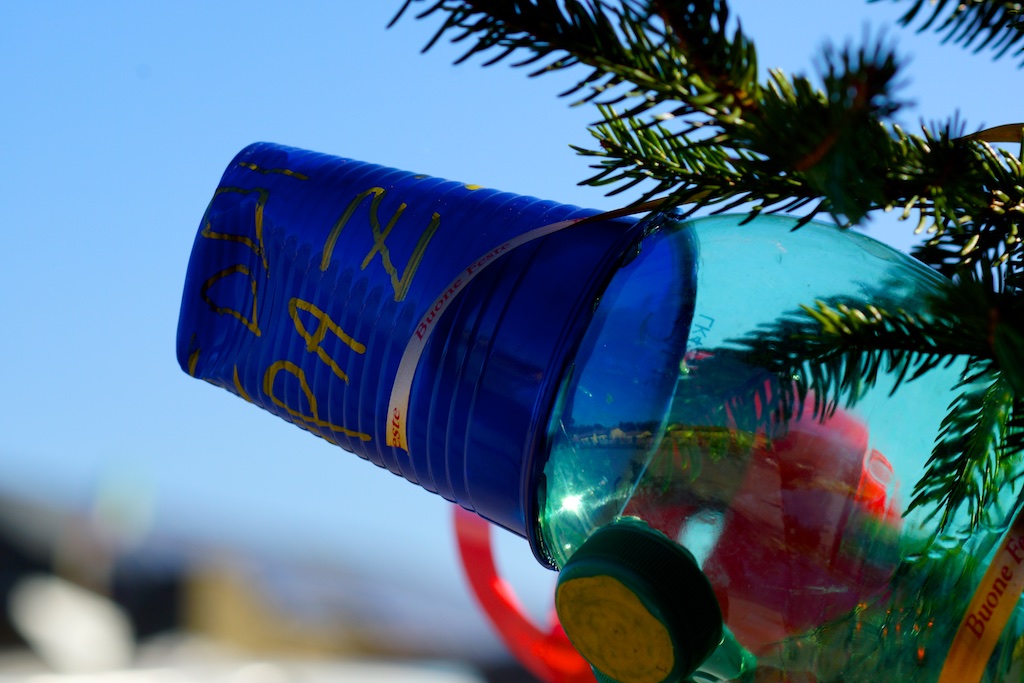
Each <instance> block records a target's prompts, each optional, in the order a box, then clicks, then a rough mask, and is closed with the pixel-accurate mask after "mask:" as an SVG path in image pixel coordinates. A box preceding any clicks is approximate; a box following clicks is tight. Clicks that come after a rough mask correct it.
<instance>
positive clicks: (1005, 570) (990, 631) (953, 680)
mask: <svg viewBox="0 0 1024 683" xmlns="http://www.w3.org/2000/svg"><path fill="white" fill-rule="evenodd" d="M1022 593H1024V515H1021V514H1020V513H1018V514H1017V517H1016V518H1015V519H1014V521H1013V524H1012V525H1011V526H1010V530H1009V532H1007V534H1006V536H1005V537H1004V538H1003V541H1002V543H1001V544H1000V546H999V549H998V550H997V551H996V554H995V557H994V558H993V559H992V563H991V564H990V565H989V567H988V570H987V571H986V572H985V576H984V577H983V578H982V580H981V583H980V584H979V585H978V589H977V590H976V591H975V593H974V597H973V598H972V599H971V602H970V605H969V606H968V607H967V613H966V614H964V617H963V619H962V620H961V621H960V628H959V629H957V632H956V636H955V637H954V638H953V644H952V645H951V646H950V648H949V654H948V655H947V656H946V663H945V665H944V666H943V668H942V674H941V676H940V677H939V683H970V682H972V681H980V680H981V677H982V675H983V674H984V672H985V666H986V665H987V664H988V660H989V658H990V657H991V656H992V651H993V650H994V649H995V646H996V643H997V642H998V641H999V636H1000V635H1002V632H1003V629H1004V628H1005V627H1006V624H1007V622H1008V621H1009V620H1010V616H1011V615H1012V614H1013V610H1014V609H1015V608H1016V607H1017V602H1018V601H1019V600H1020V597H1021V594H1022Z"/></svg>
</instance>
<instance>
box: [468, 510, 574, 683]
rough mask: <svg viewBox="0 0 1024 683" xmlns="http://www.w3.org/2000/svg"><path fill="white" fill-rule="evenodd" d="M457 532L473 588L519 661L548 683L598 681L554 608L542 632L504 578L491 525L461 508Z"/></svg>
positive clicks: (481, 604) (485, 610)
mask: <svg viewBox="0 0 1024 683" xmlns="http://www.w3.org/2000/svg"><path fill="white" fill-rule="evenodd" d="M455 533H456V537H457V539H458V543H459V555H460V556H461V558H462V566H463V568H464V569H465V571H466V576H467V578H468V579H469V585H470V586H471V587H472V589H473V593H474V594H475V595H476V598H477V600H478V601H479V602H480V606H481V607H483V609H484V612H485V613H486V614H487V616H488V618H489V619H490V620H491V623H492V624H493V625H494V627H495V628H496V629H497V631H498V633H499V635H500V636H501V638H502V640H503V641H504V642H505V644H506V645H507V646H508V648H509V650H511V651H512V654H513V655H515V657H516V659H518V660H519V662H520V663H521V664H522V665H523V666H524V667H525V668H526V669H527V670H528V671H529V672H530V673H532V674H533V675H534V676H536V677H537V678H539V679H541V680H543V681H545V682H546V683H594V674H593V672H592V671H591V668H590V665H589V664H587V662H586V660H584V659H583V657H581V656H580V654H579V653H578V652H576V650H575V648H573V646H572V644H571V643H570V642H569V639H568V638H567V637H566V635H565V632H564V631H563V630H562V626H561V625H560V624H559V623H558V618H557V617H556V616H555V612H554V609H552V610H551V617H550V621H549V624H548V626H547V629H546V630H544V629H541V628H539V627H538V626H536V625H535V624H534V623H533V621H532V620H531V619H530V618H529V617H528V616H527V615H526V613H525V611H524V610H523V607H522V605H521V603H520V602H519V600H518V599H517V598H516V596H515V593H514V592H513V590H512V587H511V586H510V585H509V584H508V582H507V581H505V580H504V579H502V578H501V577H500V576H498V570H497V566H496V564H495V562H494V554H493V552H492V549H491V525H490V523H489V522H487V521H486V520H484V519H482V518H481V517H478V516H476V515H475V514H473V513H471V512H467V511H466V510H464V509H462V508H460V507H458V506H456V507H455Z"/></svg>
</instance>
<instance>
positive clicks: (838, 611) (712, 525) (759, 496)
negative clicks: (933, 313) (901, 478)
mask: <svg viewBox="0 0 1024 683" xmlns="http://www.w3.org/2000/svg"><path fill="white" fill-rule="evenodd" d="M810 400H811V399H809V401H810ZM741 465H742V469H737V465H736V464H735V463H732V464H730V465H726V466H723V467H721V468H720V469H721V471H719V472H717V473H716V472H712V471H709V470H712V469H713V467H712V466H710V465H709V466H706V467H705V469H704V470H703V471H702V472H701V474H700V477H699V478H697V479H695V480H694V482H695V486H694V487H689V488H688V487H685V486H684V487H679V490H670V491H660V492H654V493H652V494H642V493H640V492H638V494H637V495H635V496H634V498H633V499H632V500H631V501H630V504H629V505H628V506H627V508H626V510H625V511H624V513H623V514H627V515H636V516H638V517H641V518H643V519H645V520H647V521H648V522H649V523H650V524H651V525H652V526H654V527H655V528H657V529H659V530H661V531H662V532H664V533H666V534H668V535H669V536H670V537H671V538H675V539H678V540H680V541H681V542H684V544H685V540H684V537H685V536H686V535H687V534H688V533H690V531H689V529H692V526H691V525H694V524H696V525H697V526H698V527H699V526H700V525H703V526H704V530H703V533H704V534H705V536H708V535H711V536H714V537H715V538H714V543H713V546H712V547H711V549H710V552H708V553H707V556H706V559H705V560H704V562H703V564H702V569H703V570H704V572H705V574H707V576H708V579H709V580H710V581H711V584H712V586H713V587H714V589H715V594H716V596H717V597H718V601H719V604H720V606H721V608H722V614H723V617H724V618H725V623H726V625H727V626H728V627H729V629H730V630H731V631H732V632H733V634H734V635H735V636H736V639H737V640H738V641H739V642H740V644H742V645H743V646H744V647H746V648H747V649H749V650H750V651H751V652H753V653H754V654H755V655H756V654H758V653H763V652H764V651H765V649H766V648H767V647H769V646H771V645H772V644H773V643H777V642H778V641H780V640H782V639H784V638H786V637H787V636H791V635H794V634H797V633H802V632H806V631H808V630H810V629H813V628H815V627H817V626H820V625H821V624H823V623H825V622H827V621H829V620H831V619H834V618H837V617H840V616H842V615H843V614H846V613H848V612H849V611H850V610H852V609H854V608H856V607H857V606H858V605H859V604H862V603H863V602H866V601H869V600H872V599H875V598H877V597H880V596H882V595H884V594H885V591H886V589H887V586H888V582H889V579H890V578H891V576H892V573H893V571H894V570H895V568H896V564H897V562H898V559H899V556H898V545H897V544H898V539H899V534H900V530H901V526H902V519H901V517H900V506H899V500H898V496H897V482H896V480H895V475H894V472H893V468H892V465H891V464H890V463H889V461H888V460H886V458H885V457H884V456H883V455H882V454H881V453H879V452H878V451H876V450H873V449H871V448H869V447H868V432H867V429H866V427H865V426H864V425H863V424H862V423H861V422H860V421H859V420H857V419H856V418H854V417H853V416H852V415H850V414H848V413H844V412H842V411H840V410H837V411H836V412H835V413H834V414H833V415H832V416H830V417H829V418H827V419H825V420H820V419H818V418H816V417H814V416H813V410H812V409H811V404H810V403H808V404H807V406H806V407H805V411H804V414H803V417H802V418H798V419H794V420H792V421H790V422H789V423H788V424H787V426H786V430H785V432H784V433H783V434H781V435H778V436H776V437H774V438H772V439H765V440H763V442H762V443H760V444H758V445H756V446H755V447H754V448H753V450H752V452H751V454H750V456H749V458H747V459H745V460H744V461H743V462H742V463H741ZM676 466H677V467H679V464H678V463H677V465H676ZM682 467H683V470H684V471H685V469H686V464H685V463H683V466H682ZM709 481H710V482H711V483H710V484H708V483H707V482H709ZM698 485H699V487H700V490H697V488H698ZM709 519H712V520H713V522H708V520H709Z"/></svg>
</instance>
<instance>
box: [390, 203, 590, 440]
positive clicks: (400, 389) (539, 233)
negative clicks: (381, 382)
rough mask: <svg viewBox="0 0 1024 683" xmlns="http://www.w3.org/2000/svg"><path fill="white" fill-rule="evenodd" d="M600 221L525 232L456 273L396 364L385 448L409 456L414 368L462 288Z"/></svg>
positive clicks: (572, 222) (566, 223)
mask: <svg viewBox="0 0 1024 683" xmlns="http://www.w3.org/2000/svg"><path fill="white" fill-rule="evenodd" d="M604 217H607V214H598V215H596V216H589V217H586V218H576V219H573V220H567V221H559V222H558V223H551V224H549V225H545V226H543V227H540V228H536V229H534V230H530V231H529V232H525V233H523V234H522V235H519V236H517V237H513V238H512V239H510V240H508V241H507V242H503V243H502V244H499V245H498V246H496V247H494V248H493V249H491V250H489V251H488V252H487V253H485V254H483V255H481V256H480V257H479V258H478V259H476V260H475V261H473V262H472V263H471V264H470V265H468V266H466V267H465V268H464V269H463V270H462V272H460V273H459V274H458V275H457V276H456V277H455V279H454V280H452V281H451V283H449V284H448V286H447V287H446V288H445V289H444V291H443V292H441V294H440V295H439V296H438V297H437V298H436V299H435V300H434V304H433V305H432V306H431V307H430V308H428V309H427V312H426V313H424V314H423V317H422V318H420V321H419V324H417V325H416V329H415V330H413V334H412V337H410V338H409V343H408V344H407V345H406V347H405V352H404V353H403V354H402V360H401V361H400V362H399V364H398V373H397V374H396V375H395V383H394V385H393V386H392V388H391V399H390V401H389V402H388V429H387V445H388V446H393V447H397V448H401V449H402V450H403V451H405V452H407V453H408V452H409V442H408V438H407V429H408V414H409V397H410V395H411V393H412V381H413V378H414V377H415V375H416V368H417V366H419V362H420V357H421V356H422V355H423V350H424V349H425V348H426V345H427V340H428V339H430V335H431V334H432V333H433V331H434V328H436V327H437V322H438V320H439V319H440V318H441V316H442V315H444V312H445V311H446V310H448V306H449V305H451V303H452V301H454V300H455V298H456V297H457V296H458V295H459V293H460V292H462V290H463V289H465V287H466V285H467V284H469V282H470V281H472V280H473V278H475V277H476V276H477V275H479V274H480V273H481V272H483V271H484V270H485V269H487V268H488V267H489V266H490V265H491V264H493V263H495V262H496V261H498V260H499V259H501V258H502V257H503V256H505V255H506V254H508V253H509V252H510V251H512V250H513V249H515V248H516V247H519V246H522V245H524V244H526V243H527V242H532V241H533V240H536V239H539V238H541V237H544V236H546V235H550V234H552V233H555V232H558V231H559V230H564V229H565V228H568V227H571V226H573V225H578V224H579V223H582V222H584V221H591V220H595V219H598V218H604Z"/></svg>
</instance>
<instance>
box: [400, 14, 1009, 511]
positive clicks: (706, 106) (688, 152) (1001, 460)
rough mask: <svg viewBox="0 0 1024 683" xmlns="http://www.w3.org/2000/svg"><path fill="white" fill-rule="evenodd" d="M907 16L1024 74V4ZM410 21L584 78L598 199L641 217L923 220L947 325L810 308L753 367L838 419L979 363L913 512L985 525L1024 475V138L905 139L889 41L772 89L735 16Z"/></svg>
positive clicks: (540, 69)
mask: <svg viewBox="0 0 1024 683" xmlns="http://www.w3.org/2000/svg"><path fill="white" fill-rule="evenodd" d="M897 1H898V0H897ZM904 4H906V5H907V6H908V9H907V11H906V13H905V15H904V16H903V19H902V23H903V24H904V25H907V26H916V27H918V29H919V30H922V31H923V30H934V31H936V32H938V33H940V34H944V36H945V39H946V41H948V42H952V43H954V44H959V45H961V46H964V47H973V48H974V49H975V50H991V51H992V52H993V53H994V55H995V57H996V58H1015V59H1019V60H1020V61H1021V63H1022V64H1024V42H1022V38H1024V22H1022V21H1021V19H1020V18H1019V16H1018V15H1019V12H1020V11H1021V10H1020V7H1021V6H1020V5H1019V4H1018V3H1013V2H998V1H994V0H972V1H970V2H949V1H948V0H929V1H927V2H926V0H905V2H904ZM411 6H417V9H418V10H419V11H418V12H417V16H418V17H419V18H424V17H431V16H435V15H438V16H440V17H442V18H443V23H442V24H441V26H440V28H439V30H438V31H437V33H436V35H435V37H434V39H433V40H432V41H431V42H430V44H428V45H427V48H425V49H429V47H430V46H431V45H433V44H434V43H435V42H436V41H437V40H439V39H441V38H442V37H448V38H450V39H451V40H452V41H454V42H458V43H464V44H465V45H466V46H467V48H466V51H465V54H464V55H463V57H462V58H461V60H466V59H470V58H473V57H476V56H480V58H481V59H482V60H483V64H485V65H492V64H495V63H498V62H503V61H510V62H512V64H513V65H514V66H516V67H524V68H527V69H528V70H529V71H530V75H540V74H545V73H551V72H556V71H562V70H565V69H577V70H578V71H579V72H580V74H581V78H580V80H579V81H578V83H577V84H576V85H575V87H573V88H571V89H570V90H569V91H567V92H566V93H565V95H566V96H569V97H572V98H574V101H575V102H577V103H591V104H593V105H594V106H596V108H597V110H598V112H599V116H600V121H599V123H597V124H595V125H594V126H592V128H591V133H592V134H593V137H594V140H595V144H594V147H593V148H591V149H578V150H577V151H578V152H579V153H580V154H583V155H586V156H589V157H591V158H592V159H593V161H594V168H595V170H596V171H597V172H596V173H595V175H593V176H592V177H590V178H589V179H587V180H586V181H585V182H586V183H588V184H590V185H594V186H600V187H604V188H609V189H610V191H611V193H616V192H621V191H623V190H627V189H630V188H633V187H637V186H639V187H640V188H641V189H643V190H644V192H643V194H642V197H641V199H640V200H638V203H640V204H641V206H639V207H637V208H638V209H650V208H654V207H657V208H659V209H668V208H672V207H678V208H679V209H680V210H682V211H683V212H685V213H686V214H690V213H693V212H695V211H698V210H702V209H710V210H716V211H728V210H741V209H742V210H744V211H747V212H749V215H750V217H751V218H753V217H755V216H757V215H758V214H761V213H768V212H787V213H791V214H795V215H797V216H799V217H800V218H801V221H802V222H806V221H809V220H811V219H812V218H814V217H815V216H819V215H825V216H830V217H831V218H832V220H834V221H835V222H836V223H837V224H838V225H840V226H841V227H850V226H854V225H857V224H858V223H860V222H862V221H863V220H864V219H865V218H866V217H867V216H868V215H869V214H871V213H872V212H877V211H889V210H897V211H899V212H901V215H902V217H903V218H904V219H916V220H912V221H911V222H912V223H914V229H915V231H916V232H918V233H921V234H924V235H926V236H927V239H925V240H922V242H921V243H920V245H919V246H917V247H916V248H915V250H914V251H913V255H914V256H916V257H917V258H918V259H920V260H921V261H922V262H924V263H925V264H927V265H928V266H930V267H932V268H934V269H936V270H938V271H939V272H941V273H943V274H944V275H946V276H948V278H949V284H948V286H946V288H945V291H944V292H943V293H942V295H941V296H940V297H938V298H936V299H935V300H934V301H931V302H930V306H929V309H930V310H929V314H928V315H926V316H920V315H916V316H915V315H911V314H908V313H906V312H903V311H885V310H880V309H877V308H875V307H873V306H872V307H866V308H865V310H856V309H850V308H846V307H832V306H829V305H827V304H823V303H817V304H814V302H794V308H795V309H796V310H798V311H802V313H800V314H799V315H795V316H794V317H792V318H791V319H788V320H783V321H780V322H779V324H778V326H777V327H776V328H774V329H772V330H766V331H765V334H764V335H763V336H759V337H758V339H756V340H750V353H752V354H757V355H758V356H759V358H762V359H770V361H771V362H772V363H773V364H774V368H773V369H774V370H776V371H777V372H778V373H779V375H780V376H781V377H792V376H799V377H800V378H801V380H800V381H801V384H802V388H801V390H804V391H805V390H808V389H813V390H814V391H816V392H818V393H819V395H822V396H825V397H826V399H827V400H826V403H825V405H826V406H832V407H834V406H835V405H836V404H837V403H839V402H840V401H843V402H847V403H849V402H850V401H853V400H856V394H857V393H858V392H859V391H861V390H863V388H864V387H867V386H870V385H871V384H872V383H873V382H874V381H875V379H876V377H877V375H878V373H879V372H880V371H882V370H895V371H896V372H897V374H898V376H899V377H900V381H909V380H912V379H913V378H915V377H917V376H920V375H921V374H923V373H926V372H929V371H930V370H932V369H934V368H936V367H939V366H941V365H945V364H949V363H952V362H953V361H956V360H961V361H963V362H964V368H965V369H964V371H963V374H962V378H961V382H960V385H959V387H958V390H959V392H960V393H959V396H958V398H957V399H956V401H955V402H954V403H953V405H951V406H950V408H949V414H948V417H947V419H946V420H945V421H944V423H943V426H942V429H941V433H940V434H939V435H938V437H937V440H936V445H935V448H934V450H933V452H932V456H931V459H930V461H929V463H928V467H927V471H926V473H925V476H924V478H923V479H922V480H921V481H920V482H919V483H918V485H917V487H916V489H915V497H914V499H913V501H912V504H911V507H916V506H920V505H927V506H936V507H937V509H938V510H940V511H941V515H942V519H941V520H940V522H941V524H942V525H943V526H944V525H945V524H946V523H947V522H948V521H949V520H951V519H952V515H953V514H954V513H955V512H957V511H958V510H961V509H962V508H966V509H967V510H969V512H970V516H971V520H972V522H973V523H978V522H980V521H982V519H983V518H984V515H985V511H986V509H987V508H988V507H989V506H990V505H991V504H992V502H993V501H994V500H995V498H996V497H997V495H998V494H999V493H1000V491H1002V490H1003V489H1004V487H1006V486H1009V485H1010V484H1011V483H1012V481H1013V480H1014V478H1015V477H1016V476H1017V475H1018V474H1019V473H1020V471H1021V458H1022V457H1024V248H1022V244H1021V236H1020V235H1019V234H1018V231H1019V227H1020V226H1021V225H1022V221H1024V154H1015V153H1013V152H1012V151H1006V149H1003V148H1000V147H998V146H994V144H993V143H1014V142H1015V143H1020V142H1021V141H1022V130H1024V124H1015V125H1006V126H1000V127H998V128H994V129H989V130H986V131H981V132H975V133H971V134H966V126H965V124H964V123H962V122H960V121H959V120H958V119H957V118H955V117H953V118H951V119H950V120H948V121H945V122H942V123H940V124H938V125H934V126H931V127H922V128H921V129H920V130H918V131H913V132H910V131H907V130H904V129H903V128H901V127H900V126H899V125H897V124H896V123H895V122H894V114H895V113H896V112H897V111H898V110H899V109H900V107H901V106H902V105H903V103H902V102H900V100H899V99H898V97H897V96H896V94H895V92H894V83H895V82H896V79H897V76H898V74H899V73H900V67H901V62H900V60H899V59H898V58H897V56H896V55H895V53H894V51H893V49H892V48H891V46H889V45H887V44H886V43H885V42H884V41H881V40H876V41H873V42H872V41H870V40H869V41H868V42H867V43H866V44H864V45H861V46H860V47H857V48H848V49H843V50H837V49H826V50H825V51H824V54H823V55H822V59H821V62H822V64H823V66H822V68H821V70H820V74H819V76H820V83H818V84H816V83H815V82H813V81H812V80H811V79H809V78H806V77H800V76H797V77H791V76H787V75H786V74H784V73H782V72H781V71H770V72H769V74H768V76H767V79H766V80H765V81H762V80H761V74H760V73H759V70H758V62H757V51H756V48H755V43H754V41H753V40H752V39H751V38H750V37H748V36H746V35H744V33H743V32H742V31H741V30H740V28H739V27H738V22H736V21H735V20H733V19H732V17H730V12H729V6H728V3H727V2H726V0H692V1H689V2H684V1H683V0H618V1H613V0H406V2H405V4H404V6H403V7H402V8H401V10H400V11H399V14H398V16H401V15H402V14H403V13H405V12H406V11H407V10H408V9H409V8H410V7H411ZM397 19H398V17H396V20H397ZM461 60H460V61H461ZM1011 149H1012V147H1011ZM812 304H813V305H812ZM799 305H802V308H798V306H799Z"/></svg>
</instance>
